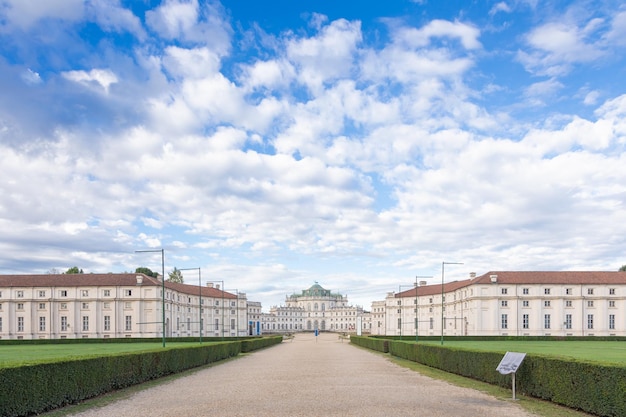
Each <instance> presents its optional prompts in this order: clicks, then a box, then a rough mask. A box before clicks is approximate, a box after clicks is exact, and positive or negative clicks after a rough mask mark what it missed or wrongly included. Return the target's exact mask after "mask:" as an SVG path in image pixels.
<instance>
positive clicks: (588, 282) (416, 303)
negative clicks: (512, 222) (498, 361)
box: [371, 271, 626, 336]
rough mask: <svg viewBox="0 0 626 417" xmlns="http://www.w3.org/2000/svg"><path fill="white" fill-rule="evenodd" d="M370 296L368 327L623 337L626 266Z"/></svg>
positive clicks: (508, 274) (400, 332)
mask: <svg viewBox="0 0 626 417" xmlns="http://www.w3.org/2000/svg"><path fill="white" fill-rule="evenodd" d="M416 284H417V285H415V286H414V288H412V289H410V290H407V291H402V292H399V293H394V292H390V293H388V294H387V296H386V298H385V300H384V301H375V302H374V303H373V304H372V312H371V326H372V327H371V333H372V334H375V335H376V334H380V335H394V336H396V335H397V336H409V335H413V336H415V335H416V330H417V335H418V336H439V335H446V336H459V335H469V336H483V335H489V336H626V272H581V271H577V272H566V271H564V272H541V271H535V272H533V271H524V272H514V271H498V272H488V273H486V274H484V275H481V276H476V274H474V273H472V274H470V277H469V279H467V280H462V281H454V282H448V283H444V284H443V285H442V284H434V285H419V284H420V283H417V282H416Z"/></svg>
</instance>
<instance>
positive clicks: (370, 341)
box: [350, 336, 389, 353]
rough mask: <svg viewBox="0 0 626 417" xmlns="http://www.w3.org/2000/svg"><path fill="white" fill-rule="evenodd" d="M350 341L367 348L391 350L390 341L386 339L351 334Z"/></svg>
mask: <svg viewBox="0 0 626 417" xmlns="http://www.w3.org/2000/svg"><path fill="white" fill-rule="evenodd" d="M350 343H352V344H353V345H357V346H362V347H364V348H367V349H371V350H376V351H378V352H383V353H387V352H389V341H388V340H384V339H377V338H373V337H364V336H350Z"/></svg>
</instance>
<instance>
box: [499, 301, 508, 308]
mask: <svg viewBox="0 0 626 417" xmlns="http://www.w3.org/2000/svg"><path fill="white" fill-rule="evenodd" d="M500 306H501V307H508V306H509V302H508V301H506V300H502V301H500Z"/></svg>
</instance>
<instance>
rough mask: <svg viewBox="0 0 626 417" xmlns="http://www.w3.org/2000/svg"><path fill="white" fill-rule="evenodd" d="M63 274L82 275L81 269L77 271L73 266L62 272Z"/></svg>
mask: <svg viewBox="0 0 626 417" xmlns="http://www.w3.org/2000/svg"><path fill="white" fill-rule="evenodd" d="M64 273H65V274H82V273H83V269H82V268H81V269H78V267H77V266H73V267H71V268H70V269H68V270H67V271H65V272H64Z"/></svg>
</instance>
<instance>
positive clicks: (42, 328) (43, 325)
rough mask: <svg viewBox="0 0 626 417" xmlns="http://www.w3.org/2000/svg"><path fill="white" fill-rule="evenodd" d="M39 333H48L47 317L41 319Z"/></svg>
mask: <svg viewBox="0 0 626 417" xmlns="http://www.w3.org/2000/svg"><path fill="white" fill-rule="evenodd" d="M39 331H40V332H45V331H46V318H45V317H39Z"/></svg>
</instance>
